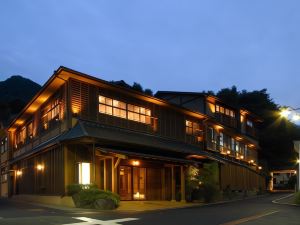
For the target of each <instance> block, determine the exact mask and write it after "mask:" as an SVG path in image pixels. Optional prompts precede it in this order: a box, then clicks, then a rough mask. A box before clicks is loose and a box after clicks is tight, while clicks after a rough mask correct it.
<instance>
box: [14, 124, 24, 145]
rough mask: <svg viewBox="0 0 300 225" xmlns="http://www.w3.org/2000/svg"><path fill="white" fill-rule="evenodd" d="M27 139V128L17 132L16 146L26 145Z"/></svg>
mask: <svg viewBox="0 0 300 225" xmlns="http://www.w3.org/2000/svg"><path fill="white" fill-rule="evenodd" d="M25 139H26V127H22V128H21V130H20V131H19V132H17V140H16V144H17V145H19V144H21V145H22V144H24V143H25Z"/></svg>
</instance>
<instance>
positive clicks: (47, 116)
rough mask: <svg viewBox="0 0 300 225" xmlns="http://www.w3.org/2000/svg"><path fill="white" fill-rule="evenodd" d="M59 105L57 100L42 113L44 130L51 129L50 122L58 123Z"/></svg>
mask: <svg viewBox="0 0 300 225" xmlns="http://www.w3.org/2000/svg"><path fill="white" fill-rule="evenodd" d="M59 111H60V105H59V100H58V99H55V100H53V101H52V102H50V103H49V104H48V105H47V106H46V107H45V108H44V109H43V112H42V127H43V129H44V130H47V129H49V127H51V124H52V121H58V120H59V119H60V118H59Z"/></svg>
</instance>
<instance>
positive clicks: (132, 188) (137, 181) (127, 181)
mask: <svg viewBox="0 0 300 225" xmlns="http://www.w3.org/2000/svg"><path fill="white" fill-rule="evenodd" d="M146 172H147V171H146V168H141V167H132V166H120V170H119V193H120V198H121V200H146Z"/></svg>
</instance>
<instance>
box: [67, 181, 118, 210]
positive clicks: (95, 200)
mask: <svg viewBox="0 0 300 225" xmlns="http://www.w3.org/2000/svg"><path fill="white" fill-rule="evenodd" d="M67 191H68V193H67V194H68V195H69V196H72V199H73V201H74V204H75V206H76V207H77V208H86V209H107V210H109V209H115V208H117V207H118V206H119V204H120V196H119V195H118V194H116V193H112V192H110V191H104V190H100V189H98V188H97V186H96V185H94V184H91V185H81V184H71V185H69V186H68V187H67Z"/></svg>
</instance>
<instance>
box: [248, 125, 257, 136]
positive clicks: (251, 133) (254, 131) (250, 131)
mask: <svg viewBox="0 0 300 225" xmlns="http://www.w3.org/2000/svg"><path fill="white" fill-rule="evenodd" d="M246 134H247V135H249V136H251V137H254V138H258V131H257V129H255V128H253V127H249V126H246Z"/></svg>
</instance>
